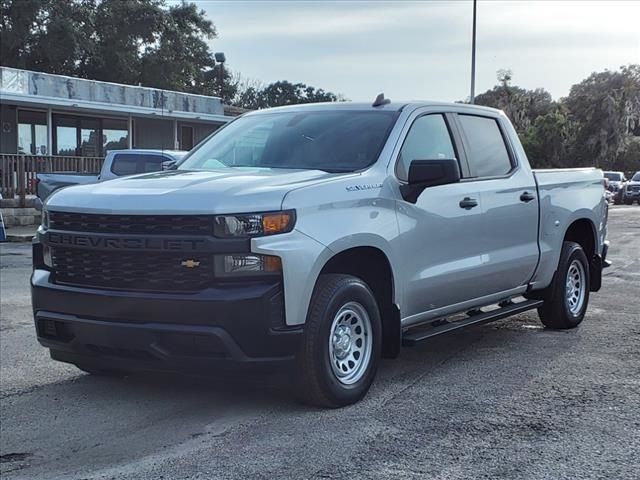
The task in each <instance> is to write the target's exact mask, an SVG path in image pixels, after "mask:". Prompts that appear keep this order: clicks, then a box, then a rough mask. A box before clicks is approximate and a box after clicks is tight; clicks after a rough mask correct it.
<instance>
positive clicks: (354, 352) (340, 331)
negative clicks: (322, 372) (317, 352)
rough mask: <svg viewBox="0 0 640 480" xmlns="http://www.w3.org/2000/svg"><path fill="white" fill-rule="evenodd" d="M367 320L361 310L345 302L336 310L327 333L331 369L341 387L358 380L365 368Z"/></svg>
mask: <svg viewBox="0 0 640 480" xmlns="http://www.w3.org/2000/svg"><path fill="white" fill-rule="evenodd" d="M372 342H373V339H372V335H371V320H370V319H369V314H368V313H367V311H366V310H365V308H364V307H363V306H362V305H360V304H359V303H357V302H349V303H347V304H345V305H343V306H342V308H340V310H338V313H336V316H335V317H334V318H333V322H332V323H331V329H330V331H329V362H330V363H331V370H332V371H333V374H334V375H335V377H336V378H337V379H338V381H339V382H340V383H342V384H344V385H352V384H354V383H356V382H357V381H358V380H360V379H361V378H362V377H363V375H364V374H365V372H366V371H367V367H368V366H369V361H370V360H371V351H372Z"/></svg>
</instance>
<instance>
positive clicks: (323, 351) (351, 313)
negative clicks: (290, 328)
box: [297, 274, 381, 408]
mask: <svg viewBox="0 0 640 480" xmlns="http://www.w3.org/2000/svg"><path fill="white" fill-rule="evenodd" d="M380 351H381V320H380V312H379V310H378V305H377V303H376V300H375V298H374V296H373V293H372V292H371V290H370V289H369V287H368V286H367V284H366V283H365V282H363V281H362V280H360V279H359V278H356V277H353V276H351V275H341V274H326V275H321V276H320V278H319V279H318V283H317V284H316V287H315V289H314V292H313V296H312V298H311V304H310V306H309V313H308V315H307V322H306V324H305V333H304V340H303V345H302V348H301V351H300V354H299V356H298V359H297V361H298V367H299V371H298V389H299V396H300V397H301V399H302V400H303V401H304V402H306V403H310V404H313V405H318V406H322V407H331V408H336V407H342V406H345V405H349V404H352V403H355V402H357V401H358V400H360V399H361V398H362V397H364V395H365V394H366V393H367V391H368V390H369V387H370V386H371V383H372V382H373V378H374V377H375V374H376V370H377V367H378V361H379V359H380Z"/></svg>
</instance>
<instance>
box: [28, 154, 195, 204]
mask: <svg viewBox="0 0 640 480" xmlns="http://www.w3.org/2000/svg"><path fill="white" fill-rule="evenodd" d="M187 153H188V152H184V151H180V150H144V149H129V150H110V151H109V152H107V155H106V156H105V157H104V161H103V162H102V168H101V169H100V173H99V174H97V175H96V174H94V173H75V172H50V173H38V174H37V176H36V178H37V181H38V188H37V194H38V198H40V200H45V199H46V198H47V197H48V196H49V195H51V194H52V193H53V192H54V191H55V190H57V189H59V188H62V187H68V186H71V185H87V184H90V183H97V182H104V181H105V180H111V179H113V178H117V177H122V176H126V175H135V174H136V173H148V172H156V171H159V170H163V169H165V168H168V167H169V166H171V165H172V164H174V163H176V162H177V161H178V160H180V159H182V157H184V156H185V155H186V154H187Z"/></svg>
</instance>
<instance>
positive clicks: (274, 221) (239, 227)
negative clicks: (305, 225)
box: [213, 210, 295, 238]
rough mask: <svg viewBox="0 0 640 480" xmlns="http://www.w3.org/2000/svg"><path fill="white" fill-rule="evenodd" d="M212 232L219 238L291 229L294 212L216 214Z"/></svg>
mask: <svg viewBox="0 0 640 480" xmlns="http://www.w3.org/2000/svg"><path fill="white" fill-rule="evenodd" d="M213 221H214V226H213V232H214V234H215V236H216V237H220V238H238V237H261V236H264V235H274V234H276V233H287V232H290V231H291V230H293V225H294V223H295V212H294V211H293V210H285V211H281V212H268V213H249V214H240V215H216V216H215V218H214V220H213Z"/></svg>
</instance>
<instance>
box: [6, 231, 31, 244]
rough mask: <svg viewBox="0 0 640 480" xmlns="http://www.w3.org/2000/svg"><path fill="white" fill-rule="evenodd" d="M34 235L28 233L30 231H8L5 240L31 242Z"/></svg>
mask: <svg viewBox="0 0 640 480" xmlns="http://www.w3.org/2000/svg"><path fill="white" fill-rule="evenodd" d="M33 237H34V235H32V234H30V233H15V234H12V233H10V232H7V238H6V240H5V242H11V243H31V240H32V239H33Z"/></svg>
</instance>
